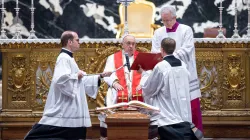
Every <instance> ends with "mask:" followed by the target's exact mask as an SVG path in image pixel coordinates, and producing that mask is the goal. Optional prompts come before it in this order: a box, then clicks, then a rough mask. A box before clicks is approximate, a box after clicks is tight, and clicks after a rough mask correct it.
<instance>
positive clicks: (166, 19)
mask: <svg viewBox="0 0 250 140" xmlns="http://www.w3.org/2000/svg"><path fill="white" fill-rule="evenodd" d="M160 14H161V18H162V22H163V24H164V26H163V27H161V28H159V29H157V30H156V31H155V33H154V36H153V39H152V49H151V52H153V53H158V52H160V48H161V41H162V40H163V39H164V38H166V37H170V38H172V39H174V40H175V41H176V49H175V51H174V53H173V54H174V56H175V57H176V58H179V59H180V60H182V61H183V62H185V63H186V64H187V68H188V71H189V72H190V74H191V76H190V80H189V86H190V87H189V88H190V89H189V90H190V95H191V108H192V121H193V123H194V124H195V125H196V127H197V128H198V129H200V130H201V131H203V127H202V118H201V110H200V101H199V98H200V97H201V91H200V84H199V79H198V76H197V70H196V61H195V47H194V41H193V31H192V29H191V28H190V27H189V26H187V25H184V24H179V23H178V22H177V21H176V10H175V8H174V7H172V6H167V7H163V8H162V9H161V11H160Z"/></svg>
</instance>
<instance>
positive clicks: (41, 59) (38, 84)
mask: <svg viewBox="0 0 250 140" xmlns="http://www.w3.org/2000/svg"><path fill="white" fill-rule="evenodd" d="M58 51H59V50H56V51H55V52H46V51H45V52H32V53H31V55H30V58H31V75H32V77H33V79H35V83H33V84H32V87H33V90H32V96H31V106H32V108H34V109H35V110H42V109H43V107H44V105H45V101H46V99H47V95H48V92H49V87H50V83H51V80H52V76H53V71H54V66H55V62H56V58H57V56H58V54H59V53H58Z"/></svg>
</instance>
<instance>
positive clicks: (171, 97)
mask: <svg viewBox="0 0 250 140" xmlns="http://www.w3.org/2000/svg"><path fill="white" fill-rule="evenodd" d="M160 45H161V48H160V50H161V54H162V57H163V60H162V61H161V62H159V63H158V64H157V65H156V66H155V67H154V69H153V71H152V72H151V73H150V72H148V71H147V72H145V71H143V70H142V69H141V68H140V70H139V72H142V78H143V79H144V80H142V81H141V85H142V91H143V97H144V100H145V102H146V103H147V104H150V105H152V106H155V107H158V108H159V109H160V113H159V114H157V115H155V116H152V117H151V118H150V120H151V125H157V126H158V133H159V136H160V139H161V140H194V139H196V137H195V135H194V133H193V131H192V129H191V122H192V114H191V105H190V94H189V77H190V73H189V71H188V70H187V68H186V64H185V63H184V62H183V61H181V60H179V59H177V58H175V56H174V55H173V52H174V50H175V41H174V40H173V39H171V38H165V39H163V40H162V42H161V44H160Z"/></svg>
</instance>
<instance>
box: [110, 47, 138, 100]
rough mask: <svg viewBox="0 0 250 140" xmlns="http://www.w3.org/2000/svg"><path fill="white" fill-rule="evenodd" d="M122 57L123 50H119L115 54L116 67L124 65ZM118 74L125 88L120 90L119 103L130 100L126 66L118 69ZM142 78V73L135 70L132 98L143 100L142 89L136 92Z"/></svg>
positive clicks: (135, 53) (135, 55) (136, 53)
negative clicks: (125, 71)
mask: <svg viewBox="0 0 250 140" xmlns="http://www.w3.org/2000/svg"><path fill="white" fill-rule="evenodd" d="M138 53H139V52H137V51H135V52H134V59H135V58H136V57H137V55H138ZM122 58H123V57H122V51H119V52H117V53H115V54H114V62H115V68H116V69H117V68H119V67H120V66H122V65H123V61H122ZM116 75H117V77H118V78H119V83H120V85H122V86H123V88H124V90H122V91H118V98H117V103H120V102H128V88H127V84H126V79H125V73H124V68H122V69H120V70H118V71H116ZM140 80H141V74H140V73H138V72H137V71H133V76H132V100H138V101H143V97H142V90H140V91H138V93H137V92H136V87H137V86H138V85H139V83H140ZM138 95H139V96H138Z"/></svg>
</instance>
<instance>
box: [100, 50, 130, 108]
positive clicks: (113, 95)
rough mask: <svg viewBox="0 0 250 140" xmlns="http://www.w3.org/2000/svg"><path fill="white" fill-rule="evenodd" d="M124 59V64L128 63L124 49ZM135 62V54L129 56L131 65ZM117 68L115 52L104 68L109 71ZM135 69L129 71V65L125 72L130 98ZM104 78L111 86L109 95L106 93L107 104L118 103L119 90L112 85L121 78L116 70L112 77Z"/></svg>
mask: <svg viewBox="0 0 250 140" xmlns="http://www.w3.org/2000/svg"><path fill="white" fill-rule="evenodd" d="M122 54H123V55H122V56H123V58H122V61H123V64H126V58H125V54H124V51H122ZM133 62H134V56H130V57H129V63H130V66H131V65H132V64H133ZM115 69H116V68H115V59H114V54H112V55H110V56H109V57H108V58H107V61H106V65H105V68H104V72H108V71H114V70H115ZM133 72H134V71H133V70H131V72H129V71H128V68H127V66H125V67H124V73H125V80H126V84H127V87H128V94H129V95H128V96H129V98H131V96H132V93H131V92H132V80H133ZM103 80H104V81H105V82H106V83H107V84H108V86H109V88H108V91H107V95H106V106H110V105H113V104H116V103H117V91H116V90H115V89H114V88H113V87H112V84H113V82H114V81H115V80H119V78H118V77H117V75H116V72H113V73H112V74H111V75H110V77H104V78H103Z"/></svg>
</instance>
